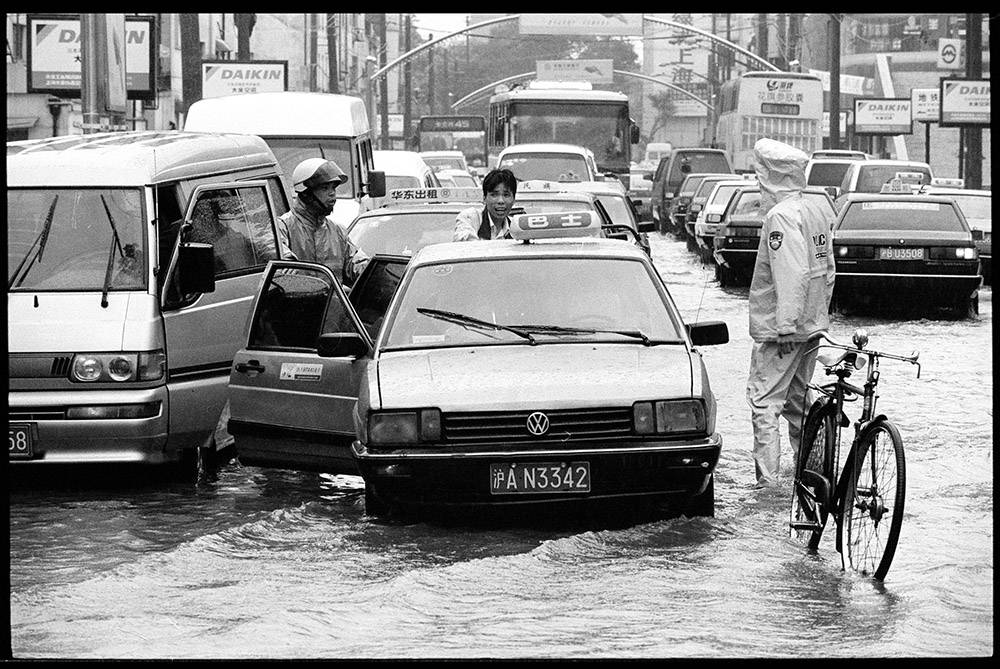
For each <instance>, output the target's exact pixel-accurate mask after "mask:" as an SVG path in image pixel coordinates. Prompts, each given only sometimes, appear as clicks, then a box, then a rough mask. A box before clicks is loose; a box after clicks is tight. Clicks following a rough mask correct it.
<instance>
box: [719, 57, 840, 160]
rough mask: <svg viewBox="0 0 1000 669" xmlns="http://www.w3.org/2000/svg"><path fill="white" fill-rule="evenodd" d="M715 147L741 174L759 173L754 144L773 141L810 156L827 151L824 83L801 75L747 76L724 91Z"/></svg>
mask: <svg viewBox="0 0 1000 669" xmlns="http://www.w3.org/2000/svg"><path fill="white" fill-rule="evenodd" d="M718 116H719V118H718V121H717V123H716V126H715V146H716V147H717V148H720V149H725V150H726V151H727V152H728V153H729V157H730V158H731V159H732V164H733V168H734V169H736V170H752V169H753V145H754V143H755V142H756V141H757V140H758V139H760V138H761V137H768V138H770V139H774V140H777V141H779V142H784V143H786V144H790V145H792V146H794V147H796V148H799V149H802V150H803V151H804V152H805V153H806V155H809V154H810V153H812V152H813V151H815V150H817V149H821V148H823V83H822V82H821V81H820V79H819V77H817V76H814V75H811V74H799V73H795V72H745V73H743V74H742V75H740V76H739V77H737V78H736V79H733V80H731V81H727V82H726V83H724V84H723V85H722V87H721V89H720V91H719V115H718Z"/></svg>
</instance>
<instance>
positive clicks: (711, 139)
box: [705, 12, 719, 148]
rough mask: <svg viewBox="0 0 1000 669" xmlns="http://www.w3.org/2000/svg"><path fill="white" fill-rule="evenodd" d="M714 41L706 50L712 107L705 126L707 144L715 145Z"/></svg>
mask: <svg viewBox="0 0 1000 669" xmlns="http://www.w3.org/2000/svg"><path fill="white" fill-rule="evenodd" d="M715 27H716V25H715V13H714V12H713V13H712V34H713V35H714V34H715ZM717 58H718V57H717V56H716V51H715V43H714V42H713V43H712V50H711V51H709V52H708V101H709V102H711V103H712V108H711V109H709V110H708V127H707V128H706V130H707V132H706V133H705V134H706V135H707V137H706V139H707V140H708V145H709V146H710V147H712V148H714V147H715V114H716V110H717V102H718V100H717V99H716V91H717V90H718V79H719V71H718V67H719V63H718V60H717Z"/></svg>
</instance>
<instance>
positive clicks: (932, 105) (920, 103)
mask: <svg viewBox="0 0 1000 669" xmlns="http://www.w3.org/2000/svg"><path fill="white" fill-rule="evenodd" d="M910 100H911V101H912V102H913V120H914V121H924V122H932V121H933V122H936V121H937V120H938V117H939V116H940V115H941V112H940V107H941V104H940V100H941V96H940V91H939V90H938V89H936V88H913V89H911V90H910Z"/></svg>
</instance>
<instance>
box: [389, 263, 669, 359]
mask: <svg viewBox="0 0 1000 669" xmlns="http://www.w3.org/2000/svg"><path fill="white" fill-rule="evenodd" d="M539 277H545V280H544V281H542V282H540V281H539V279H538V278H539ZM656 286H657V279H655V277H654V276H653V275H651V274H650V272H649V270H647V269H646V266H645V265H644V264H643V263H642V262H639V261H638V260H632V259H625V258H600V257H591V258H588V257H573V258H545V257H534V258H510V259H498V260H476V261H467V262H451V263H443V264H433V265H424V266H421V267H417V268H416V269H415V270H414V271H413V274H412V276H411V278H410V280H409V282H408V283H406V284H404V285H403V286H402V287H401V288H400V290H402V291H403V294H402V295H401V296H400V298H399V300H400V301H399V307H398V308H397V309H396V312H395V314H394V315H393V316H391V321H390V322H388V323H387V324H386V325H385V330H384V332H385V334H384V335H383V336H384V339H383V344H382V346H381V350H383V351H387V350H390V349H408V348H442V347H451V346H493V345H504V344H507V345H510V344H524V343H525V341H526V338H525V337H524V336H519V335H518V334H517V333H512V332H510V330H509V329H503V328H494V327H486V326H485V324H492V325H499V326H505V327H506V328H513V329H516V330H521V331H523V332H528V333H530V334H531V336H532V337H534V338H535V339H537V343H539V344H548V343H570V342H579V343H586V344H592V343H595V342H598V341H600V342H609V343H611V342H613V343H616V344H617V343H626V342H628V343H637V342H638V341H639V340H638V339H637V338H636V337H633V336H629V335H621V334H613V333H610V332H609V331H611V330H614V331H621V332H633V333H634V332H641V333H642V334H643V335H645V337H646V338H648V340H650V341H651V342H653V343H665V342H670V343H680V342H682V341H683V340H684V338H683V335H682V334H681V332H680V330H679V325H678V322H677V321H675V320H674V319H673V318H672V317H671V311H670V309H669V308H668V306H667V303H666V301H665V300H664V297H663V296H662V295H661V294H660V292H659V291H658V290H657V287H656ZM567 296H571V298H572V299H567ZM442 315H450V316H451V318H447V317H446V318H440V316H442ZM458 316H462V317H466V318H458ZM469 318H472V319H476V320H477V321H479V322H480V324H474V323H471V322H469V321H468V319H469ZM459 321H465V323H463V322H459ZM531 326H536V327H531ZM555 328H579V329H580V330H586V329H590V330H600V332H593V331H591V332H589V333H587V332H583V331H581V332H575V333H568V332H555V331H554V329H555ZM546 331H549V333H550V334H546Z"/></svg>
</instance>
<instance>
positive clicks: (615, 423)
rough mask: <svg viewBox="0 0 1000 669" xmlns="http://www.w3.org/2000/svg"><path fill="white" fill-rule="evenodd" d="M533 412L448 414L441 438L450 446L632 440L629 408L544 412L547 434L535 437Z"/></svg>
mask: <svg viewBox="0 0 1000 669" xmlns="http://www.w3.org/2000/svg"><path fill="white" fill-rule="evenodd" d="M532 413H534V412H532V411H492V412H483V413H451V414H448V413H446V414H444V415H443V416H442V430H443V433H442V434H443V437H444V441H445V442H446V443H450V444H485V443H491V442H497V441H503V442H507V443H547V444H550V445H551V444H553V443H559V442H570V441H572V442H578V441H581V440H600V441H602V442H603V441H608V440H622V439H630V438H632V437H633V433H632V409H631V408H614V409H571V410H559V411H544V412H543V413H544V414H545V415H546V416H547V417H548V419H549V429H548V431H547V432H546V433H545V434H543V435H541V436H535V435H533V434H531V433H530V432H529V431H528V416H529V415H531V414H532Z"/></svg>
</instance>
